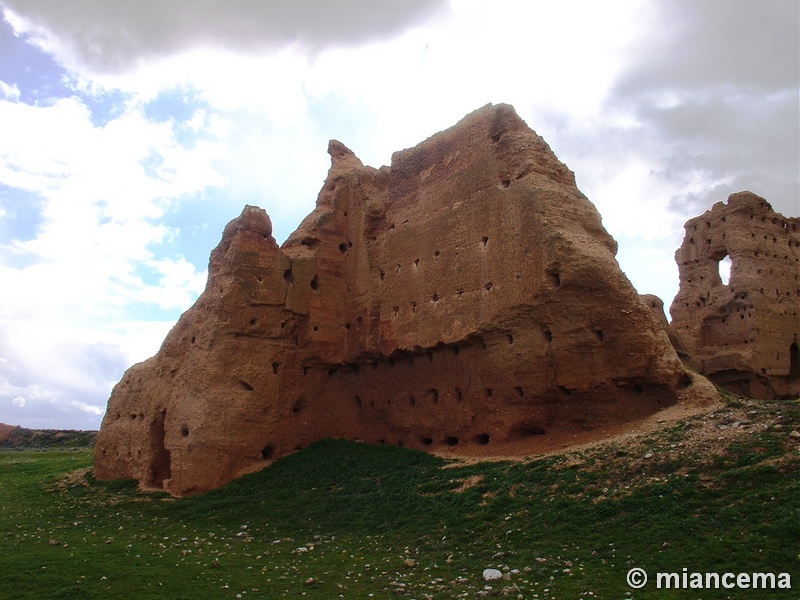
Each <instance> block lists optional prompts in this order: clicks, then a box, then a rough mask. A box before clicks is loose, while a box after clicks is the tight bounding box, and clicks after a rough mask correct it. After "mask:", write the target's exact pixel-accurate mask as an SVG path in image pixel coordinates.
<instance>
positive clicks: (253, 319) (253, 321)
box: [250, 317, 258, 326]
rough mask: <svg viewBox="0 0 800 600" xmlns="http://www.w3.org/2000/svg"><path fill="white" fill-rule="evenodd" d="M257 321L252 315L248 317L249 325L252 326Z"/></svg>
mask: <svg viewBox="0 0 800 600" xmlns="http://www.w3.org/2000/svg"><path fill="white" fill-rule="evenodd" d="M257 322H258V321H257V320H256V318H255V317H253V318H252V319H250V325H251V326H252V325H255V324H256V323H257Z"/></svg>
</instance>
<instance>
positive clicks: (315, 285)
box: [311, 275, 319, 292]
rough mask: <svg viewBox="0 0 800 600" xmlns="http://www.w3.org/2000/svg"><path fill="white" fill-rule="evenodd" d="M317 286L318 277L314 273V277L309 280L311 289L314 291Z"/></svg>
mask: <svg viewBox="0 0 800 600" xmlns="http://www.w3.org/2000/svg"><path fill="white" fill-rule="evenodd" d="M318 288H319V279H318V278H317V276H316V275H314V278H313V279H312V280H311V289H312V290H314V291H315V292H316V291H317V289H318Z"/></svg>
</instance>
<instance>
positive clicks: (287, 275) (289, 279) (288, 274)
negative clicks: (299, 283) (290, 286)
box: [283, 267, 294, 283]
mask: <svg viewBox="0 0 800 600" xmlns="http://www.w3.org/2000/svg"><path fill="white" fill-rule="evenodd" d="M283 280H284V281H285V282H286V283H294V274H293V273H292V267H289V268H288V269H286V270H285V271H284V272H283Z"/></svg>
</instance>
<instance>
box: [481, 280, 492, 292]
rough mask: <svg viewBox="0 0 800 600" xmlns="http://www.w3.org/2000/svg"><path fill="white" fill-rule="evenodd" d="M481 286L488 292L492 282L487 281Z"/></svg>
mask: <svg viewBox="0 0 800 600" xmlns="http://www.w3.org/2000/svg"><path fill="white" fill-rule="evenodd" d="M483 287H484V288H485V289H486V291H487V292H488V291H489V290H491V289H492V282H491V281H490V282H488V283H487V284H486V285H484V286H483Z"/></svg>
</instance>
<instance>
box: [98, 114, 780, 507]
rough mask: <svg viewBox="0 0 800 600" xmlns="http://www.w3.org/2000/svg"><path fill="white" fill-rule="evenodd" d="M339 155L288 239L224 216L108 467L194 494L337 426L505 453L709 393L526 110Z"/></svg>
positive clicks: (378, 437)
mask: <svg viewBox="0 0 800 600" xmlns="http://www.w3.org/2000/svg"><path fill="white" fill-rule="evenodd" d="M329 153H330V155H331V159H332V165H331V168H330V171H329V174H328V177H327V180H326V181H325V184H324V186H323V188H322V190H321V192H320V194H319V197H318V200H317V207H316V209H315V210H314V211H313V212H312V213H311V214H310V215H309V216H308V217H307V218H306V219H305V220H304V221H303V223H302V224H301V225H300V227H299V228H298V230H297V231H296V232H295V233H294V234H292V235H291V236H290V237H289V239H288V240H287V241H286V242H285V243H284V244H283V246H282V247H280V248H279V247H278V245H277V244H276V242H275V240H274V238H273V237H272V235H271V234H272V231H271V223H270V220H269V217H268V216H267V214H266V213H265V212H264V211H263V210H261V209H259V208H255V207H252V206H248V207H246V208H245V209H244V211H243V212H242V214H241V216H240V217H238V218H237V219H234V220H233V221H232V222H231V223H229V224H228V226H227V227H226V228H225V231H224V233H223V236H222V241H221V242H220V244H219V246H217V248H216V249H215V250H214V251H213V252H212V254H211V260H210V265H209V276H208V283H207V286H206V289H205V291H204V292H203V294H202V295H201V296H200V297H199V298H198V300H197V302H196V303H195V305H194V306H193V307H192V308H191V309H189V310H188V311H187V312H186V313H185V314H184V315H183V316H182V317H181V318H180V320H179V321H178V323H177V324H176V325H175V327H174V328H173V329H172V331H171V332H170V333H169V335H168V336H167V338H166V339H165V341H164V343H163V345H162V347H161V349H160V351H159V352H158V354H157V355H156V356H154V357H153V358H151V359H149V360H147V361H145V362H143V363H140V364H138V365H135V366H133V367H131V368H130V369H129V370H128V371H127V372H126V373H125V375H124V377H123V378H122V380H121V381H120V382H119V384H118V385H117V386H116V387H115V389H114V391H113V393H112V395H111V398H110V400H109V403H108V409H107V412H106V415H105V418H104V420H103V425H102V428H101V431H100V434H99V436H98V439H97V444H96V446H95V474H96V476H97V477H98V478H100V479H114V478H135V479H138V480H139V481H140V482H141V483H142V484H143V485H146V486H155V487H163V488H164V489H166V490H168V491H169V492H171V493H174V494H186V493H193V492H198V491H202V490H208V489H211V488H214V487H218V486H220V485H222V484H224V483H226V482H227V481H229V480H231V479H232V478H234V477H236V476H238V475H240V474H243V473H246V472H249V471H253V470H256V469H260V468H262V467H264V466H265V465H267V464H269V463H270V462H271V461H272V460H274V459H276V458H278V457H280V456H283V455H285V454H287V453H289V452H292V451H293V450H295V449H297V448H300V447H303V446H305V445H307V444H309V443H311V442H313V441H314V440H317V439H320V438H323V437H342V438H349V439H359V440H363V441H365V442H369V443H375V444H383V443H386V444H400V445H404V446H407V447H413V448H419V449H425V450H439V451H450V452H458V453H467V454H469V453H471V454H484V455H491V454H498V453H500V454H502V453H503V452H507V451H508V449H509V448H512V447H514V445H515V444H517V445H519V444H522V445H524V447H525V448H526V449H536V448H547V447H549V445H552V444H553V443H555V442H556V441H559V440H560V441H561V442H563V441H564V440H571V439H580V436H581V435H585V434H586V433H587V432H592V431H597V430H599V429H602V428H603V427H606V426H609V425H617V424H620V423H626V422H632V421H635V420H637V419H640V418H643V417H645V416H648V415H650V414H653V413H654V412H656V411H658V410H660V409H662V408H664V407H667V406H670V405H672V404H674V403H676V402H680V401H683V400H687V401H689V400H701V401H702V400H703V399H711V398H714V397H715V391H714V390H713V388H712V387H711V386H710V385H709V384H708V383H707V382H706V381H705V380H704V379H703V378H702V377H698V376H693V375H692V374H691V373H690V372H689V371H687V369H686V368H685V367H684V365H683V364H682V362H681V360H680V359H679V358H678V356H677V354H676V352H675V350H674V349H673V347H672V345H671V344H670V341H669V339H668V335H667V331H666V328H664V327H663V326H662V324H660V323H659V322H658V319H657V317H656V315H655V314H654V313H653V312H651V309H650V307H649V306H648V305H647V304H646V302H644V301H643V300H642V299H640V297H639V296H638V294H637V293H636V291H635V290H634V289H633V287H632V286H631V284H630V282H629V281H628V279H627V278H626V277H625V275H624V274H623V273H622V271H621V270H620V268H619V266H618V264H617V262H616V260H615V258H614V256H615V253H616V249H617V248H616V243H615V242H614V240H613V239H612V238H611V236H610V235H609V234H608V233H607V232H606V231H605V229H604V228H603V226H602V224H601V220H600V216H599V214H598V213H597V211H596V209H595V208H594V206H593V205H592V204H591V203H590V202H589V201H588V200H587V198H586V197H585V196H584V195H583V194H582V193H581V192H580V190H578V188H577V187H576V185H575V178H574V175H573V173H572V172H571V171H570V170H569V169H568V168H567V167H566V166H565V165H564V164H562V163H561V162H559V160H558V159H557V158H556V157H555V155H554V154H553V152H552V151H551V150H550V148H549V147H548V145H547V144H546V143H545V142H544V140H543V139H542V138H540V137H539V136H538V135H536V134H535V133H534V132H533V131H532V130H531V129H529V128H528V127H527V125H525V123H524V122H523V121H522V120H521V119H520V118H519V117H518V116H517V114H516V113H515V112H514V110H513V108H511V107H510V106H507V105H495V106H493V105H489V106H486V107H484V108H482V109H480V110H478V111H476V112H474V113H472V114H470V115H468V116H467V117H465V118H464V119H463V120H462V121H461V122H459V123H458V124H457V125H456V126H454V127H453V128H451V129H449V130H447V131H444V132H441V133H439V134H436V135H434V136H433V137H431V138H429V139H428V140H426V141H424V142H422V143H421V144H419V145H418V146H416V147H414V148H411V149H408V150H404V151H401V152H397V153H395V154H394V155H393V156H392V161H391V166H390V167H382V168H380V169H374V168H371V167H366V166H364V165H362V163H361V162H360V161H359V160H358V159H357V158H356V157H355V155H354V154H353V153H352V152H351V151H350V150H348V149H347V148H345V147H344V146H343V145H342V144H341V143H339V142H335V141H333V142H331V143H330V146H329ZM787 350H788V345H787Z"/></svg>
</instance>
